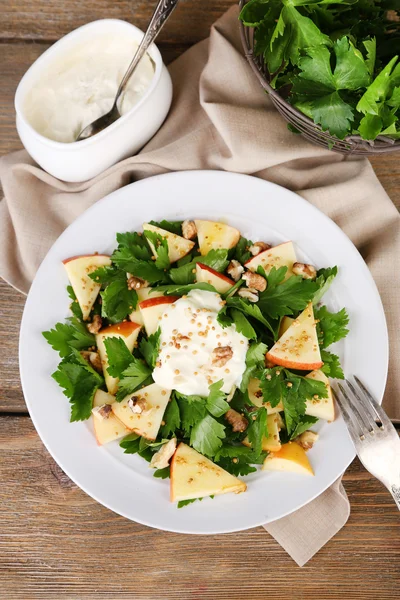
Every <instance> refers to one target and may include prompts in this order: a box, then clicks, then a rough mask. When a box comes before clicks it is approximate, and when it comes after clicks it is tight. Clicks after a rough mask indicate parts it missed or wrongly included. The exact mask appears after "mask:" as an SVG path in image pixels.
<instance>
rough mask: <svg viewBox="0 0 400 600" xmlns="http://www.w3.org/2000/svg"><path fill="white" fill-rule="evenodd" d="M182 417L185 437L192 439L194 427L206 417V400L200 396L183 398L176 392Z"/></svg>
mask: <svg viewBox="0 0 400 600" xmlns="http://www.w3.org/2000/svg"><path fill="white" fill-rule="evenodd" d="M175 397H176V398H177V400H178V405H179V411H180V415H181V429H182V431H183V432H184V434H185V437H190V433H191V430H192V427H193V426H194V425H195V424H196V423H198V422H200V421H201V420H202V419H203V417H205V415H206V412H207V411H206V403H205V398H201V397H200V396H183V395H182V394H178V393H177V392H175Z"/></svg>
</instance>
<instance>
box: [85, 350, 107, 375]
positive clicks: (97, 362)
mask: <svg viewBox="0 0 400 600" xmlns="http://www.w3.org/2000/svg"><path fill="white" fill-rule="evenodd" d="M80 355H81V356H82V358H84V359H85V360H86V361H87V362H88V363H89V365H91V366H92V367H93V369H94V370H95V371H97V372H98V373H102V372H103V365H102V364H101V358H100V355H99V353H98V352H91V351H90V350H81V352H80Z"/></svg>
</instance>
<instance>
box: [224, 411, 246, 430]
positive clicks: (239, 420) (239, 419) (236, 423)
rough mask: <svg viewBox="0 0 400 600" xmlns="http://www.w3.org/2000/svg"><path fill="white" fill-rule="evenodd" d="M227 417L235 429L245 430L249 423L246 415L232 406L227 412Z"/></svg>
mask: <svg viewBox="0 0 400 600" xmlns="http://www.w3.org/2000/svg"><path fill="white" fill-rule="evenodd" d="M225 419H226V420H227V421H228V423H229V424H230V425H232V430H233V431H240V432H242V431H244V430H245V429H246V427H247V425H248V424H249V422H248V420H247V419H246V417H244V416H243V415H241V414H240V413H238V412H237V411H236V410H233V408H230V409H229V410H228V412H226V413H225Z"/></svg>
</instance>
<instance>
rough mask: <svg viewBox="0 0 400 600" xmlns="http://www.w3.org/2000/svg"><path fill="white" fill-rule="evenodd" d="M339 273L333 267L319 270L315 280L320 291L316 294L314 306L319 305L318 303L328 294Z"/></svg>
mask: <svg viewBox="0 0 400 600" xmlns="http://www.w3.org/2000/svg"><path fill="white" fill-rule="evenodd" d="M337 273H338V268H337V267H331V268H328V269H319V271H318V272H317V278H316V280H315V282H316V284H317V285H318V289H317V291H316V292H315V294H314V298H313V304H314V306H315V305H316V304H318V302H319V301H320V300H321V298H322V297H323V296H324V295H325V294H326V292H327V291H328V289H329V288H330V286H331V285H332V283H333V280H334V279H335V277H336V275H337Z"/></svg>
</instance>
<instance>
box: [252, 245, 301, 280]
mask: <svg viewBox="0 0 400 600" xmlns="http://www.w3.org/2000/svg"><path fill="white" fill-rule="evenodd" d="M296 261H297V258H296V253H295V250H294V246H293V244H292V242H284V243H283V244H279V246H274V247H273V248H270V249H269V250H264V251H263V252H260V254H257V256H253V258H250V259H249V260H248V261H246V262H245V263H244V266H245V267H247V268H248V269H249V271H253V272H256V271H257V269H258V267H260V266H261V267H262V268H263V269H264V271H265V272H266V274H267V275H268V273H269V272H270V271H271V269H272V267H275V268H276V269H279V268H280V267H287V268H288V270H287V273H286V276H285V279H288V278H289V277H290V276H291V275H292V274H293V265H294V263H295V262H296Z"/></svg>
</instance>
